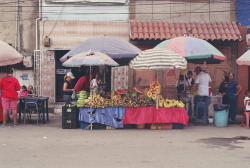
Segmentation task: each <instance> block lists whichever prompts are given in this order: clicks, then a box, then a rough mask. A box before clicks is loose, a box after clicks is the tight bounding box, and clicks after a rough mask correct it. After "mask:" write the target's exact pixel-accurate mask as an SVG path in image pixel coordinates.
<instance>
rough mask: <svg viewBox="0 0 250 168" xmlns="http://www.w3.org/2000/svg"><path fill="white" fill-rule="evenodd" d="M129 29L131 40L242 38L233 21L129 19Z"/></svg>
mask: <svg viewBox="0 0 250 168" xmlns="http://www.w3.org/2000/svg"><path fill="white" fill-rule="evenodd" d="M130 30H131V36H130V38H131V39H132V40H136V39H140V40H147V39H150V40H152V39H154V40H157V39H160V40H164V39H170V38H174V37H180V36H190V37H196V38H200V39H205V40H223V41H224V40H234V41H236V40H242V39H241V34H240V31H239V29H238V26H237V24H236V23H235V22H232V23H226V22H213V23H200V22H191V23H189V22H187V23H184V22H181V23H179V22H177V23H174V22H170V23H169V22H162V21H160V22H157V21H154V22H152V21H131V22H130Z"/></svg>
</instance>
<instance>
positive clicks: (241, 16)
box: [235, 0, 250, 26]
mask: <svg viewBox="0 0 250 168" xmlns="http://www.w3.org/2000/svg"><path fill="white" fill-rule="evenodd" d="M235 6H236V17H237V21H238V22H239V23H240V24H241V25H242V26H250V0H237V1H236V3H235Z"/></svg>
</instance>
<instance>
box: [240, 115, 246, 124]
mask: <svg viewBox="0 0 250 168" xmlns="http://www.w3.org/2000/svg"><path fill="white" fill-rule="evenodd" d="M245 115H246V114H245V112H243V117H242V120H241V127H243V124H244V120H245Z"/></svg>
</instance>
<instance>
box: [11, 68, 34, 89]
mask: <svg viewBox="0 0 250 168" xmlns="http://www.w3.org/2000/svg"><path fill="white" fill-rule="evenodd" d="M14 76H15V77H16V78H17V79H18V81H19V83H20V85H21V86H22V85H25V86H26V87H27V88H28V87H29V85H32V86H33V87H34V73H33V70H23V69H22V70H17V69H14ZM25 76H27V77H28V78H26V79H25Z"/></svg>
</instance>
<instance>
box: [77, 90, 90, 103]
mask: <svg viewBox="0 0 250 168" xmlns="http://www.w3.org/2000/svg"><path fill="white" fill-rule="evenodd" d="M77 97H78V100H77V102H76V104H77V107H84V105H85V100H86V99H87V98H88V93H87V92H86V91H85V90H82V91H80V92H78V94H77Z"/></svg>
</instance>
